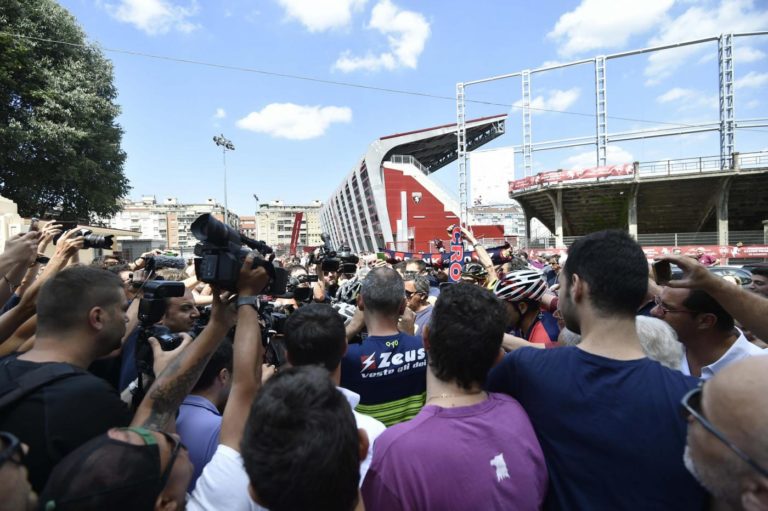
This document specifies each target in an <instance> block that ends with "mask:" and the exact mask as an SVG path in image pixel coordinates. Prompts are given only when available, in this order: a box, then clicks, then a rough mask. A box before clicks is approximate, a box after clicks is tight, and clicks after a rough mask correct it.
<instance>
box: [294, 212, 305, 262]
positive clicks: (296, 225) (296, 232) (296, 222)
mask: <svg viewBox="0 0 768 511" xmlns="http://www.w3.org/2000/svg"><path fill="white" fill-rule="evenodd" d="M303 216H304V213H303V212H301V211H299V212H298V213H296V218H294V219H293V230H292V231H291V254H295V253H296V245H298V244H299V231H301V218H302V217H303Z"/></svg>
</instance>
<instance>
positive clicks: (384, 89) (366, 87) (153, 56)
mask: <svg viewBox="0 0 768 511" xmlns="http://www.w3.org/2000/svg"><path fill="white" fill-rule="evenodd" d="M0 34H1V35H5V36H9V37H14V38H17V39H28V40H32V41H39V42H45V43H51V44H61V45H66V46H73V47H77V48H86V49H87V48H90V47H89V46H88V45H86V44H81V43H71V42H68V41H61V40H57V39H47V38H43V37H34V36H27V35H22V34H15V33H12V32H5V31H0ZM99 48H100V49H101V50H103V51H106V52H111V53H120V54H123V55H132V56H136V57H145V58H150V59H155V60H164V61H167V62H176V63H179V64H191V65H196V66H204V67H211V68H214V69H224V70H228V71H241V72H245V73H255V74H260V75H264V76H272V77H276V78H288V79H291V80H302V81H306V82H314V83H322V84H325V85H335V86H340V87H350V88H355V89H363V90H372V91H377V92H386V93H389V94H400V95H407V96H416V97H423V98H430V99H440V100H446V101H451V102H455V101H456V98H455V97H452V96H442V95H439V94H431V93H428V92H420V91H410V90H404V89H392V88H388V87H376V86H374V85H365V84H361V83H354V82H343V81H339V80H327V79H324V78H317V77H313V76H303V75H296V74H291V73H280V72H277V71H267V70H264V69H257V68H252V67H245V66H235V65H231V64H219V63H216V62H206V61H202V60H194V59H184V58H180V57H169V56H167V55H157V54H153V53H145V52H140V51H135V50H123V49H120V48H105V47H101V46H100V47H99ZM466 103H473V104H478V105H486V106H498V107H504V108H509V109H515V108H521V107H520V106H518V105H515V104H508V103H496V102H492V101H483V100H477V99H467V100H466ZM528 108H530V109H531V110H535V111H538V112H552V113H558V114H565V115H575V116H580V117H589V118H592V119H594V118H595V114H590V113H586V112H572V111H569V110H556V109H552V108H541V107H532V106H531V107H528ZM607 117H608V119H613V120H617V121H628V122H642V123H647V124H663V125H669V126H675V127H680V128H692V127H696V126H695V125H692V124H683V123H679V122H678V123H675V122H668V121H652V120H648V119H635V118H632V117H619V116H612V115H608V116H607ZM739 129H742V130H748V131H757V132H761V133H768V131H766V130H760V129H756V128H739Z"/></svg>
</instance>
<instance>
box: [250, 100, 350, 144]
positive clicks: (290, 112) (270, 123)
mask: <svg viewBox="0 0 768 511" xmlns="http://www.w3.org/2000/svg"><path fill="white" fill-rule="evenodd" d="M351 120H352V110H351V109H349V108H348V107H338V106H324V107H321V106H303V105H296V104H293V103H272V104H269V105H267V106H265V107H264V108H262V109H261V111H260V112H251V113H250V114H248V115H246V116H245V117H243V118H242V119H240V120H239V121H237V123H236V125H237V127H238V128H241V129H244V130H249V131H255V132H257V133H266V134H268V135H271V136H273V137H276V138H287V139H290V140H307V139H310V138H317V137H319V136H321V135H323V134H324V133H325V131H326V130H327V129H328V127H329V126H330V125H331V124H332V123H334V122H344V123H348V122H350V121H351Z"/></svg>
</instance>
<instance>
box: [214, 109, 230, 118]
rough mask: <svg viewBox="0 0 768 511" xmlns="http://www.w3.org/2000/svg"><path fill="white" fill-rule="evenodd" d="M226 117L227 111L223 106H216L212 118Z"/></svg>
mask: <svg viewBox="0 0 768 511" xmlns="http://www.w3.org/2000/svg"><path fill="white" fill-rule="evenodd" d="M226 117H227V111H226V110H224V109H223V108H217V109H216V113H215V114H213V118H214V119H225V118H226Z"/></svg>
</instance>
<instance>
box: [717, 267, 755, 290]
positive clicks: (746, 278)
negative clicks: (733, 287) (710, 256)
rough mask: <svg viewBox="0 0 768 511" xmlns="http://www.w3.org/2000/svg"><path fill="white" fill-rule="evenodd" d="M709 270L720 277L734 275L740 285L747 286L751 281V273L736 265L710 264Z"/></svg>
mask: <svg viewBox="0 0 768 511" xmlns="http://www.w3.org/2000/svg"><path fill="white" fill-rule="evenodd" d="M707 269H708V270H709V271H711V272H712V273H714V274H715V275H718V276H720V277H725V276H730V277H736V278H738V279H739V280H740V281H741V287H747V286H749V285H750V284H751V283H752V274H751V273H750V272H749V270H745V269H744V268H740V267H738V266H710V267H709V268H707Z"/></svg>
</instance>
